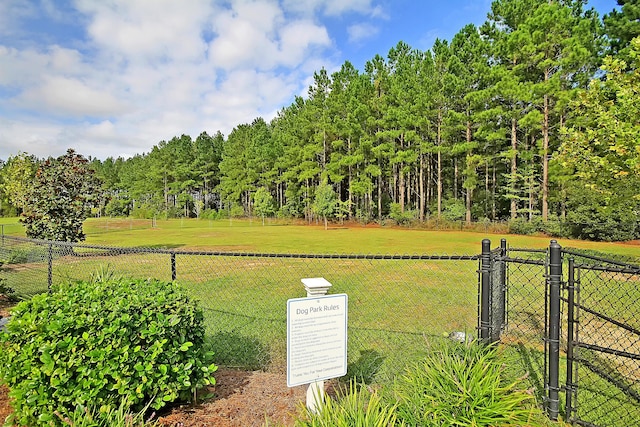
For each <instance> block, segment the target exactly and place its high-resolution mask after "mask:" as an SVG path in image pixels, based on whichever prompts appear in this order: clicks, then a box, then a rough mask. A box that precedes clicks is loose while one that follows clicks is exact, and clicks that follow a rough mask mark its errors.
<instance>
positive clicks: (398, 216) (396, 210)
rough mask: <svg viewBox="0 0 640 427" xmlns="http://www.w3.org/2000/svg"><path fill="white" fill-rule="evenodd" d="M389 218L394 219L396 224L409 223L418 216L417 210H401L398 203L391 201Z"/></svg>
mask: <svg viewBox="0 0 640 427" xmlns="http://www.w3.org/2000/svg"><path fill="white" fill-rule="evenodd" d="M389 218H391V219H392V220H394V221H395V222H396V224H398V225H403V224H409V223H411V222H412V221H415V220H416V219H417V218H418V211H415V210H405V211H404V212H402V210H401V209H400V204H399V203H391V206H390V211H389Z"/></svg>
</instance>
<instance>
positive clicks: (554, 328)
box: [547, 240, 562, 421]
mask: <svg viewBox="0 0 640 427" xmlns="http://www.w3.org/2000/svg"><path fill="white" fill-rule="evenodd" d="M548 280H549V331H548V333H549V335H548V342H549V344H548V345H549V353H548V354H549V384H548V386H547V389H548V399H547V413H548V415H549V418H550V419H551V420H553V421H556V420H557V419H558V391H559V367H560V284H561V282H562V247H561V246H560V245H559V244H558V242H557V241H555V240H552V241H551V244H550V245H549V279H548Z"/></svg>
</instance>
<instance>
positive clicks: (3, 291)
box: [0, 261, 15, 300]
mask: <svg viewBox="0 0 640 427" xmlns="http://www.w3.org/2000/svg"><path fill="white" fill-rule="evenodd" d="M2 264H3V262H2V261H0V274H1V273H2ZM14 294H15V290H14V289H12V288H10V287H9V286H7V284H6V283H5V280H4V277H2V276H0V297H5V298H8V299H9V300H11V299H13V298H14Z"/></svg>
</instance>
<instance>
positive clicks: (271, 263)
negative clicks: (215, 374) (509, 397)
mask: <svg viewBox="0 0 640 427" xmlns="http://www.w3.org/2000/svg"><path fill="white" fill-rule="evenodd" d="M0 224H5V226H4V230H5V233H6V234H7V235H24V233H23V231H22V227H21V226H20V225H19V224H17V220H16V219H15V218H13V219H7V218H1V219H0ZM151 225H152V222H151V220H134V219H112V218H109V219H106V218H101V219H90V220H87V222H86V223H85V232H86V233H87V240H86V242H85V243H87V244H90V245H105V246H115V247H141V248H159V249H160V248H167V249H176V250H186V251H197V250H206V251H220V252H239V253H247V252H255V253H263V254H267V253H298V254H439V255H446V254H451V255H475V254H478V253H479V252H480V248H481V241H482V239H484V238H489V239H491V241H492V247H494V248H495V247H497V246H498V245H499V243H500V239H501V238H503V237H504V238H507V240H508V243H509V245H510V247H522V248H546V247H548V245H549V240H550V238H548V237H544V236H507V235H502V234H484V233H476V232H467V231H430V230H423V229H404V228H392V227H377V226H374V227H361V226H358V225H351V226H349V227H346V226H344V227H340V226H337V225H334V226H333V227H330V229H329V230H324V227H323V225H322V224H318V225H315V224H314V225H283V224H277V223H275V222H273V223H271V224H267V225H266V226H262V225H261V222H260V221H253V222H250V221H248V220H233V221H229V220H223V221H209V220H179V219H178V220H168V221H162V220H158V221H157V222H156V227H152V226H151ZM559 242H560V244H561V245H562V246H563V247H573V248H581V249H589V250H594V251H599V252H602V253H610V254H615V255H624V256H630V257H634V258H635V259H640V245H634V244H631V243H605V242H586V241H577V240H568V239H559ZM27 246H28V245H27ZM27 246H25V247H20V248H16V249H17V251H14V252H16V254H15V258H16V259H17V260H19V259H21V258H24V257H25V256H26V260H27V262H20V263H16V264H8V265H5V267H6V270H7V274H6V275H7V278H8V279H7V282H8V284H9V286H12V287H14V288H15V289H16V290H17V291H18V292H20V293H22V294H24V295H29V294H32V293H36V292H42V291H45V290H46V279H47V274H46V262H43V261H38V256H40V257H41V252H42V248H31V249H30V248H29V247H27ZM77 252H78V254H80V255H83V256H62V257H57V258H56V259H55V260H54V270H53V281H54V283H59V282H63V281H65V280H69V279H88V278H89V277H90V276H91V274H92V273H94V272H95V271H98V270H100V269H105V268H108V269H110V270H112V271H114V272H117V274H120V275H122V276H131V277H149V276H152V277H157V278H159V279H161V280H170V279H171V264H170V257H169V255H168V254H161V253H156V254H135V255H134V254H128V255H124V254H121V255H119V256H101V255H99V254H98V253H97V252H99V251H95V250H90V249H82V250H78V251H77ZM31 255H33V257H32V258H33V259H31V258H29V257H30V256H31ZM517 255H518V254H516V256H517ZM477 268H478V264H477V262H476V261H420V260H408V261H399V260H371V259H368V260H342V259H297V258H270V257H256V258H246V257H229V256H225V257H208V256H185V255H177V256H176V270H177V279H178V281H179V282H181V283H182V284H183V285H185V286H186V288H187V291H188V292H189V294H190V295H191V296H192V297H194V298H196V299H197V300H199V302H200V305H201V306H202V307H203V309H204V311H205V318H206V322H207V335H208V337H209V339H210V342H211V343H212V345H213V347H214V351H215V352H216V354H217V357H218V360H217V363H218V364H220V365H222V366H239V367H245V368H250V369H259V368H260V369H278V370H279V369H283V367H284V365H285V353H286V351H285V350H286V349H285V342H286V300H287V299H289V298H297V297H301V296H304V295H305V294H304V289H303V287H302V284H301V282H300V279H301V278H304V277H318V276H322V277H325V278H326V279H327V280H329V281H330V282H331V283H332V284H333V285H334V286H333V288H332V289H331V291H330V292H331V293H342V292H344V293H347V294H348V295H349V344H348V346H349V348H348V355H349V360H348V363H349V372H348V376H349V377H351V378H359V379H365V380H366V381H367V382H376V381H378V382H379V381H387V380H389V378H390V377H392V376H394V375H395V374H397V373H398V372H399V371H400V370H401V369H402V368H403V367H404V365H405V364H406V363H407V362H408V361H415V360H419V359H420V358H422V357H424V356H425V355H426V354H427V352H428V349H429V347H430V345H431V344H432V343H433V342H435V341H438V340H440V339H442V336H443V335H444V334H446V333H448V332H451V331H466V332H467V333H469V334H472V335H473V334H475V327H476V321H477V320H476V318H477V273H476V270H477ZM543 274H544V269H543V268H542V267H536V266H526V265H525V266H518V265H515V264H513V265H511V266H510V279H511V281H512V282H513V283H517V284H518V285H517V286H515V287H512V288H511V290H510V295H509V297H510V304H511V311H510V314H509V316H510V317H509V320H510V322H511V325H515V326H518V327H517V328H515V327H514V328H512V329H509V330H508V331H507V335H506V338H507V340H508V341H510V342H519V341H520V342H525V343H527V345H528V346H529V347H528V348H529V350H528V353H524V352H520V357H519V359H518V360H519V361H517V362H514V363H519V364H520V366H521V368H520V371H519V374H518V376H520V374H523V373H524V372H529V375H530V381H531V387H532V388H533V389H535V390H534V393H535V394H537V395H538V396H540V394H541V392H542V391H543V390H542V389H540V387H543V386H541V385H540V384H541V380H542V379H541V378H540V376H541V375H542V374H541V369H542V362H541V360H540V353H539V352H540V351H541V350H542V345H543V341H542V337H541V335H540V333H541V327H542V326H543V325H544V299H543V298H542V294H541V293H540V292H543V290H544V276H543ZM596 276H597V274H596V273H589V275H584V277H583V279H584V280H585V283H586V280H587V279H591V278H592V277H593V280H594V281H595V282H597V279H598V277H596ZM622 279H623V278H622V277H619V275H614V276H613V277H610V278H608V280H609V281H611V282H614V284H615V282H617V281H621V280H622ZM598 280H599V279H598ZM625 281H626V279H625ZM633 284H634V283H631V282H629V281H626V283H624V285H625V286H622V285H621V286H619V287H620V290H619V291H618V290H616V292H615V294H616V295H617V294H622V293H623V291H624V292H627V289H628V288H630V286H628V285H633ZM616 295H614V296H616ZM585 296H586V295H585ZM611 298H612V301H613V300H615V298H614V297H611ZM629 298H630V305H629V307H630V308H634V310H632V311H631V312H633V313H637V311H635V310H636V309H637V307H640V306H638V304H639V303H638V301H640V298H631V297H629ZM615 307H616V305H615V304H613V303H612V304H608V305H607V307H606V308H605V312H606V313H607V314H616V313H615V310H616V308H615ZM527 363H528V365H527ZM563 375H564V374H563ZM536 376H537V377H536ZM598 387H600V386H599V385H598ZM601 389H602V390H606V388H605V386H602V388H601ZM582 396H583V397H586V396H588V391H586V390H585V391H584V392H583V395H582ZM591 400H593V399H591ZM585 405H586V403H585Z"/></svg>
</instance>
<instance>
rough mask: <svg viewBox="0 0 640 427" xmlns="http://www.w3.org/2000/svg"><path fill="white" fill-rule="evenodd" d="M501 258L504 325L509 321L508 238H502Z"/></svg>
mask: <svg viewBox="0 0 640 427" xmlns="http://www.w3.org/2000/svg"><path fill="white" fill-rule="evenodd" d="M500 258H502V269H501V270H500V285H501V286H502V327H503V328H504V324H505V323H506V321H507V262H506V261H505V258H507V239H500Z"/></svg>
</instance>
